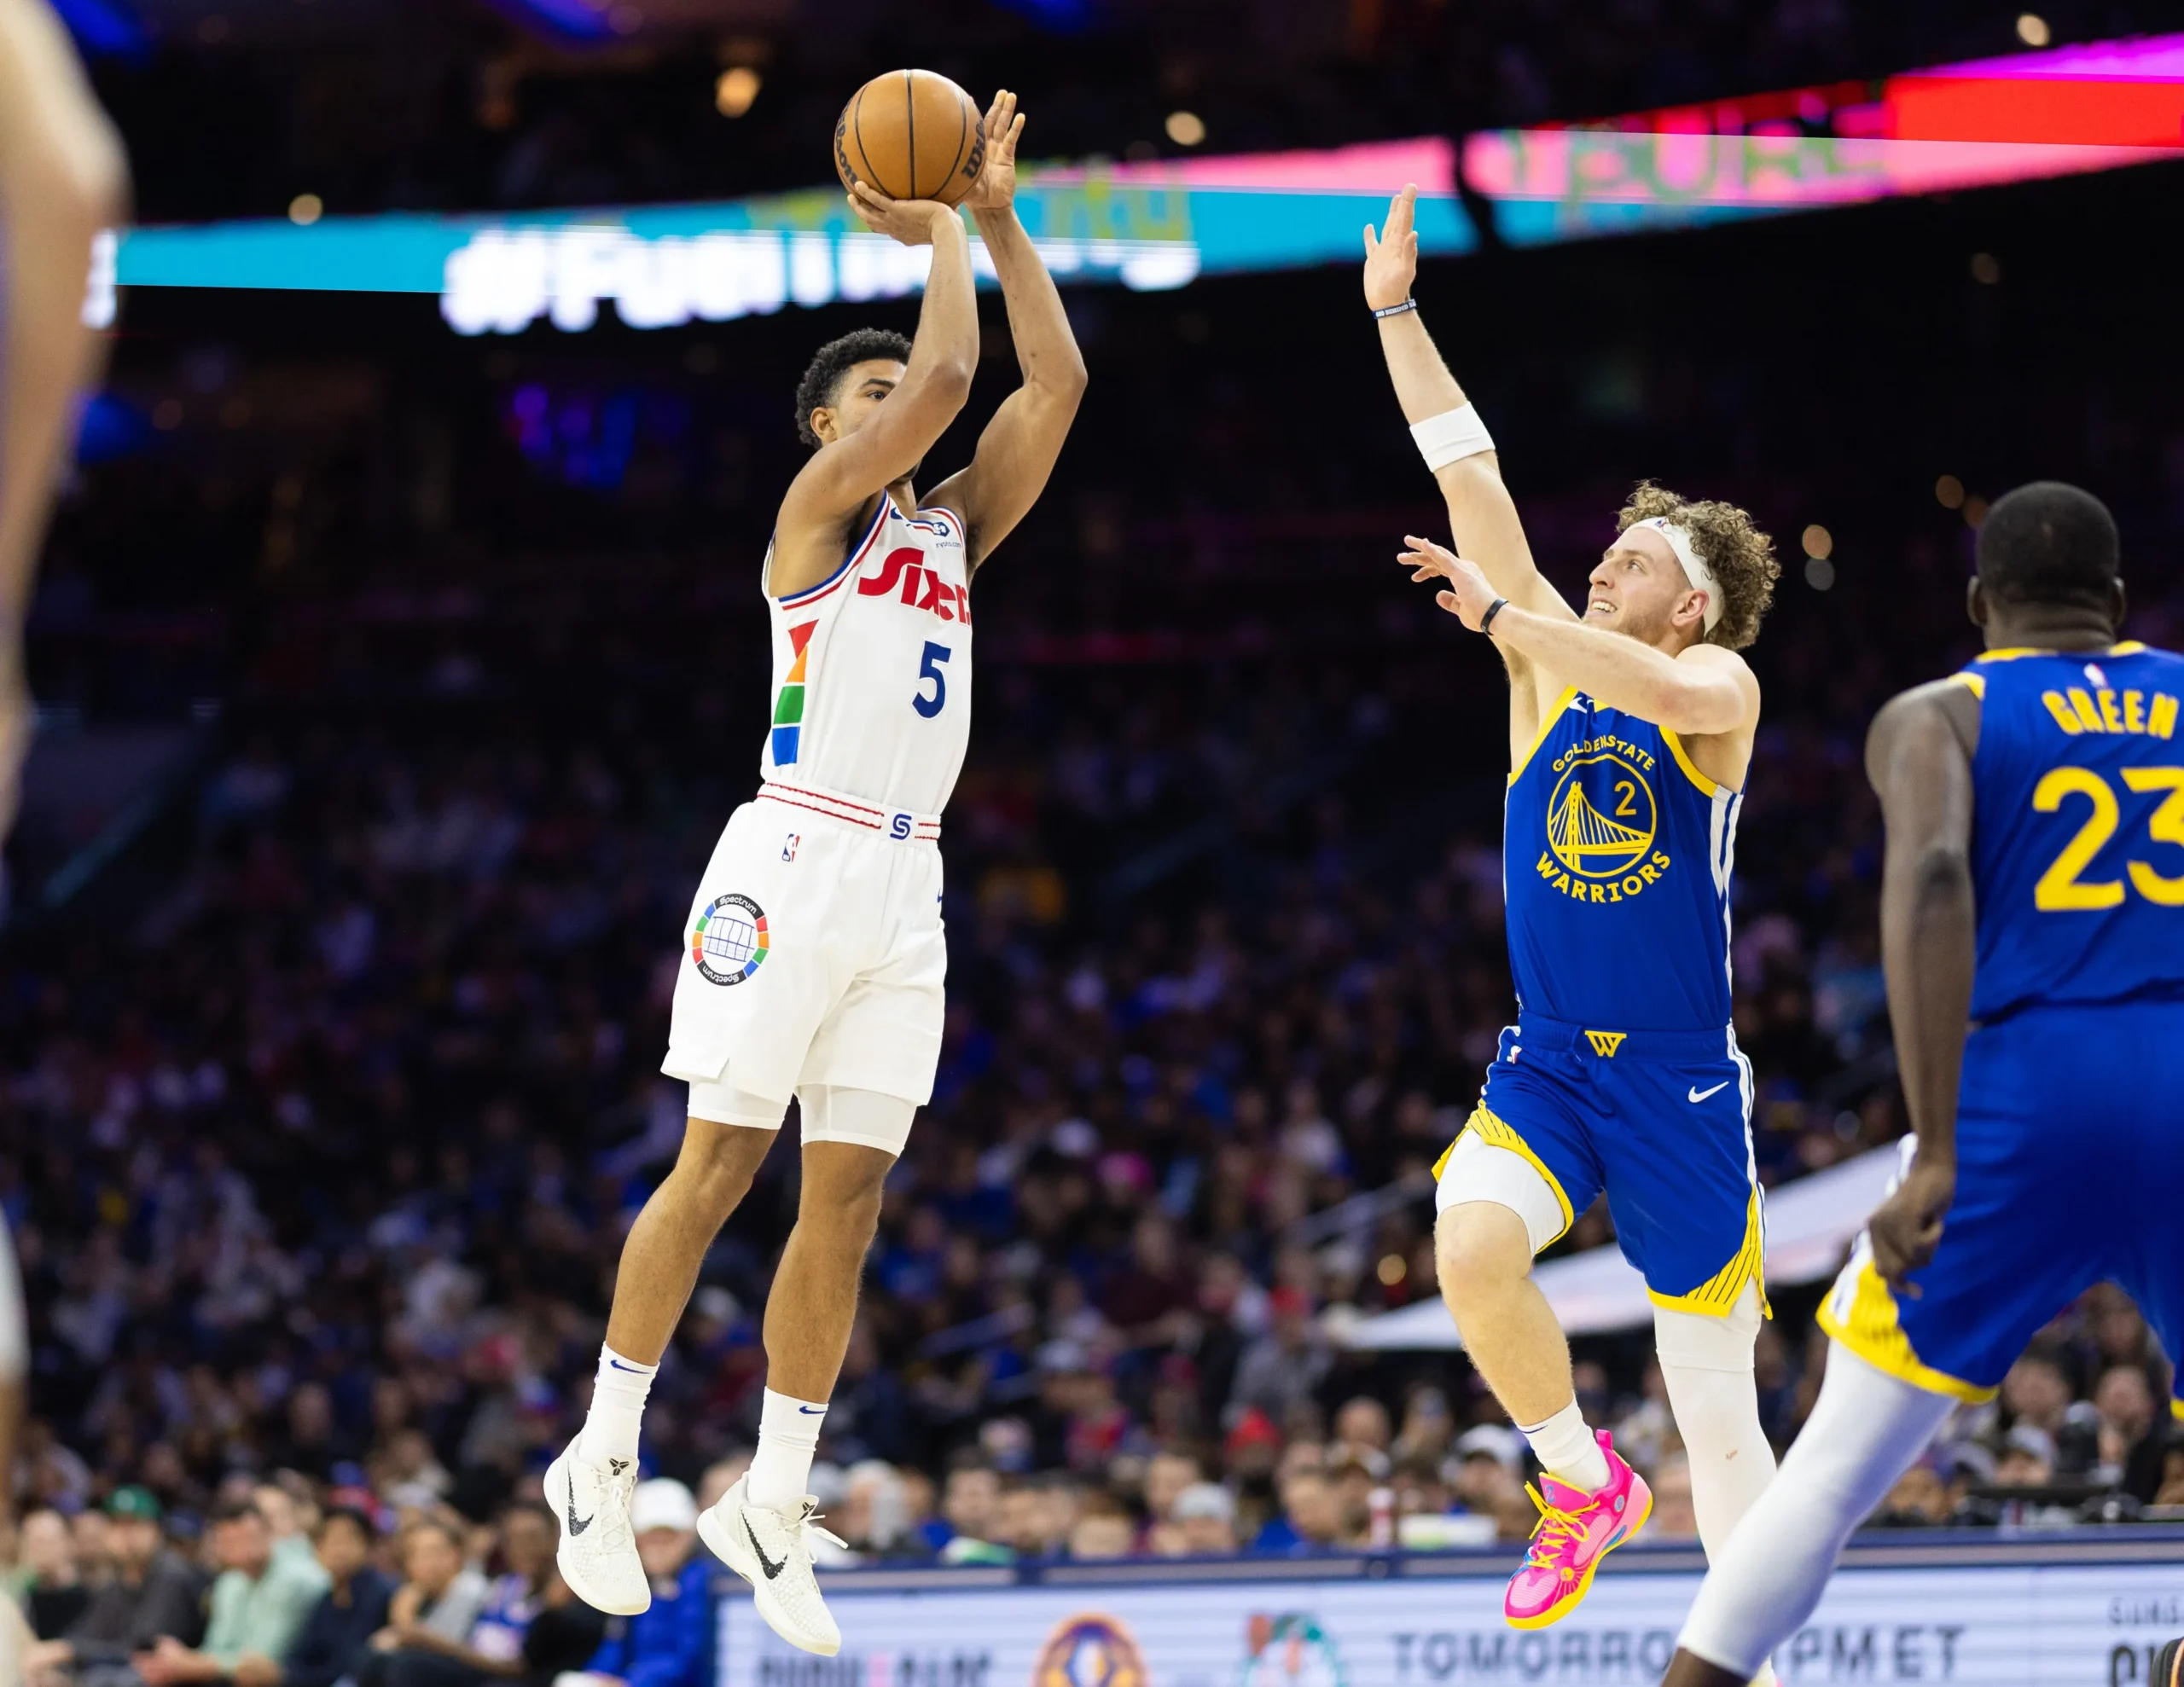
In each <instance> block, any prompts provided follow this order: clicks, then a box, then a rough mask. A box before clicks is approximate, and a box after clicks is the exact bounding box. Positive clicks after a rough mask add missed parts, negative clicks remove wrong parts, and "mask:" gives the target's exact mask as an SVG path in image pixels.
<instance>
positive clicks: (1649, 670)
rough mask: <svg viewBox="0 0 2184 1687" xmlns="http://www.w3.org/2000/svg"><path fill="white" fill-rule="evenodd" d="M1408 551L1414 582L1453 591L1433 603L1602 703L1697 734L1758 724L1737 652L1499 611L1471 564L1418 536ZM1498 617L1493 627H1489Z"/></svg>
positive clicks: (1495, 593)
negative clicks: (1675, 648) (1664, 643)
mask: <svg viewBox="0 0 2184 1687" xmlns="http://www.w3.org/2000/svg"><path fill="white" fill-rule="evenodd" d="M1404 543H1405V544H1406V545H1407V546H1409V548H1408V549H1407V550H1405V551H1404V552H1403V555H1402V557H1401V558H1400V560H1401V561H1402V563H1403V565H1404V566H1405V567H1407V568H1409V570H1410V571H1411V576H1410V577H1411V578H1412V579H1414V580H1428V579H1434V578H1440V579H1443V580H1446V581H1447V582H1448V583H1449V585H1448V588H1447V589H1446V590H1444V591H1443V592H1441V593H1440V594H1438V597H1437V598H1436V601H1437V602H1438V603H1439V605H1440V606H1441V607H1442V608H1443V609H1445V610H1447V611H1448V612H1449V614H1451V615H1454V616H1455V617H1457V618H1458V619H1460V620H1461V622H1462V623H1464V625H1465V626H1467V627H1468V628H1470V629H1472V631H1473V632H1474V633H1476V632H1479V631H1482V630H1483V631H1484V632H1486V633H1487V634H1488V635H1490V637H1491V638H1492V639H1493V640H1494V641H1495V643H1496V644H1497V645H1499V646H1502V648H1503V650H1504V651H1506V652H1515V653H1516V654H1517V655H1518V656H1519V658H1522V659H1523V660H1525V661H1526V662H1529V663H1531V664H1532V665H1533V666H1535V667H1536V668H1542V669H1545V670H1548V672H1550V673H1552V674H1554V675H1556V676H1558V677H1559V678H1560V679H1561V680H1562V681H1563V682H1564V683H1565V684H1567V685H1573V686H1575V687H1577V689H1578V690H1580V691H1582V692H1583V693H1585V694H1586V695H1587V696H1588V697H1590V698H1591V699H1593V700H1594V702H1596V703H1600V704H1606V706H1607V707H1608V708H1611V709H1620V710H1624V711H1625V712H1627V713H1629V714H1633V715H1636V716H1639V717H1640V718H1641V719H1643V720H1647V721H1651V722H1653V723H1654V724H1655V725H1656V726H1660V727H1665V728H1668V729H1669V730H1670V732H1673V733H1688V734H1692V735H1694V736H1703V735H1705V734H1708V733H1734V732H1738V731H1740V730H1742V729H1744V728H1746V727H1748V726H1749V725H1750V724H1751V722H1754V721H1757V719H1758V718H1759V681H1758V679H1757V677H1756V676H1755V675H1753V673H1752V671H1751V667H1750V666H1749V665H1748V664H1746V663H1745V659H1744V658H1742V657H1741V656H1739V655H1738V654H1737V653H1736V652H1734V651H1733V650H1723V649H1722V647H1721V646H1719V645H1711V644H1695V645H1693V646H1690V648H1688V649H1687V650H1686V651H1684V652H1682V654H1681V655H1677V656H1670V655H1669V654H1668V652H1665V651H1660V650H1656V649H1654V648H1653V646H1651V645H1648V644H1644V643H1641V641H1638V640H1636V639H1633V638H1626V637H1624V636H1623V635H1622V634H1621V633H1611V632H1608V631H1607V630H1606V629H1604V628H1600V627H1594V626H1589V625H1588V624H1587V623H1584V622H1583V621H1580V620H1578V619H1577V617H1574V616H1571V615H1566V614H1565V615H1542V614H1541V613H1540V612H1538V611H1536V610H1528V609H1525V608H1523V607H1521V606H1519V604H1518V603H1517V601H1516V600H1515V599H1513V598H1511V599H1509V600H1508V602H1507V603H1506V604H1504V605H1503V606H1502V608H1501V609H1500V611H1499V612H1495V611H1494V602H1495V600H1496V598H1500V597H1506V596H1507V594H1506V593H1504V592H1502V591H1501V590H1500V589H1499V588H1496V586H1495V585H1494V583H1492V581H1491V580H1490V579H1489V578H1488V577H1487V575H1486V572H1485V571H1484V569H1483V568H1481V567H1480V566H1479V565H1478V564H1476V563H1474V562H1472V560H1471V559H1470V558H1468V557H1460V556H1457V555H1455V554H1453V553H1451V552H1450V551H1449V550H1448V549H1447V548H1445V547H1443V546H1440V545H1437V544H1435V543H1434V542H1432V540H1431V539H1421V538H1420V537H1418V536H1416V535H1415V534H1411V535H1408V536H1406V537H1405V539H1404ZM1557 601H1558V602H1559V601H1560V600H1559V599H1558V600H1557ZM1490 612H1491V613H1493V617H1494V618H1493V624H1492V625H1491V626H1490V627H1489V626H1486V625H1485V624H1484V623H1485V622H1486V617H1487V616H1488V615H1489V613H1490Z"/></svg>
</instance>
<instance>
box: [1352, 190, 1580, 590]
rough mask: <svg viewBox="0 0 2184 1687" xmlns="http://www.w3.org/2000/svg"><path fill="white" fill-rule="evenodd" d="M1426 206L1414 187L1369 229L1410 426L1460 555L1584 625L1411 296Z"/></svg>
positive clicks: (1374, 278) (1374, 296)
mask: <svg viewBox="0 0 2184 1687" xmlns="http://www.w3.org/2000/svg"><path fill="white" fill-rule="evenodd" d="M1417 209H1418V189H1417V188H1415V187H1407V188H1404V189H1403V191H1402V192H1401V193H1399V194H1397V195H1396V196H1395V198H1394V199H1393V200H1391V201H1389V204H1388V217H1387V221H1386V222H1385V223H1384V224H1383V225H1382V226H1381V228H1380V230H1379V231H1378V232H1377V233H1376V232H1375V231H1374V229H1373V227H1372V225H1371V224H1370V223H1368V224H1367V225H1366V228H1365V302H1366V304H1368V305H1369V306H1371V307H1372V310H1373V313H1374V316H1377V317H1379V319H1380V351H1381V352H1382V354H1383V355H1384V356H1385V357H1386V358H1387V360H1388V375H1389V378H1390V379H1391V380H1393V381H1394V383H1395V388H1396V399H1397V403H1400V404H1401V405H1402V406H1403V420H1405V421H1407V422H1409V424H1410V427H1411V433H1412V437H1413V438H1415V439H1416V440H1417V441H1418V445H1419V449H1420V450H1421V451H1422V452H1424V453H1425V455H1426V463H1427V465H1428V466H1429V467H1432V470H1433V478H1434V480H1435V481H1436V483H1438V485H1439V486H1440V488H1441V496H1442V497H1443V499H1444V500H1446V501H1447V503H1448V506H1449V531H1450V533H1451V534H1452V535H1453V536H1454V537H1455V542H1456V549H1457V550H1458V551H1459V552H1460V553H1461V554H1463V555H1464V556H1466V557H1468V558H1470V559H1472V561H1474V562H1476V563H1477V564H1478V565H1479V567H1480V568H1482V569H1484V571H1485V573H1486V577H1487V579H1488V580H1489V581H1490V582H1492V583H1493V586H1494V588H1495V591H1496V593H1497V594H1499V595H1500V596H1502V597H1505V598H1507V599H1508V600H1509V601H1510V602H1512V603H1513V604H1516V605H1519V606H1521V607H1523V608H1525V609H1529V610H1531V611H1532V612H1534V613H1535V614H1539V615H1553V616H1557V617H1561V618H1562V619H1565V620H1574V619H1576V618H1577V617H1576V612H1575V611H1573V610H1572V609H1571V607H1570V606H1569V605H1568V604H1567V603H1566V602H1565V601H1564V600H1563V598H1562V596H1561V594H1560V593H1559V592H1557V591H1556V590H1555V589H1554V587H1552V586H1550V585H1549V584H1548V583H1547V579H1546V577H1545V576H1544V575H1542V574H1541V572H1540V571H1539V568H1538V565H1536V564H1535V563H1534V562H1533V560H1532V552H1531V545H1529V544H1528V543H1526V542H1525V530H1524V525H1523V524H1522V523H1521V522H1520V521H1519V520H1518V519H1517V506H1516V502H1515V501H1514V500H1513V499H1512V498H1511V497H1510V496H1509V489H1508V488H1507V486H1505V485H1504V484H1502V467H1501V459H1500V457H1499V456H1497V455H1496V453H1495V450H1494V443H1493V441H1492V440H1491V439H1490V438H1488V437H1487V433H1486V429H1485V426H1484V423H1482V422H1480V420H1478V413H1477V412H1476V411H1474V410H1473V409H1472V408H1471V403H1470V401H1469V400H1468V399H1467V398H1466V397H1464V391H1463V388H1462V387H1461V386H1458V385H1457V384H1456V378H1455V376H1454V375H1452V374H1449V366H1448V365H1447V364H1446V363H1445V362H1443V361H1442V359H1441V353H1440V351H1439V350H1438V348H1437V347H1436V346H1435V345H1434V344H1433V337H1432V335H1431V334H1429V333H1426V323H1425V321H1424V319H1423V318H1421V317H1420V315H1419V313H1418V307H1417V305H1416V304H1414V302H1413V301H1412V299H1411V296H1410V290H1411V285H1412V283H1413V282H1414V281H1415V280H1416V279H1417V275H1418V229H1417V227H1416V215H1417Z"/></svg>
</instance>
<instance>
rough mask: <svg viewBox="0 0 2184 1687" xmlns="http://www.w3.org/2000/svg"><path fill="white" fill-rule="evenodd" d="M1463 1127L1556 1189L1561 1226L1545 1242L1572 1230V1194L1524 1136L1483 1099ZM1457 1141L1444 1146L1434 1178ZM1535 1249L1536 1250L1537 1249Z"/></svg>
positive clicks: (1458, 1138)
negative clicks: (1515, 1157) (1529, 1167)
mask: <svg viewBox="0 0 2184 1687" xmlns="http://www.w3.org/2000/svg"><path fill="white" fill-rule="evenodd" d="M1464 1130H1467V1131H1470V1132H1472V1133H1474V1134H1475V1135H1476V1136H1477V1137H1478V1139H1479V1140H1480V1141H1481V1142H1483V1143H1484V1144H1486V1145H1487V1146H1488V1147H1490V1148H1506V1149H1507V1150H1508V1151H1510V1152H1511V1153H1512V1154H1514V1155H1515V1156H1517V1157H1518V1158H1519V1159H1521V1160H1523V1161H1525V1162H1526V1163H1527V1164H1529V1165H1530V1166H1531V1168H1532V1169H1533V1170H1534V1171H1536V1172H1537V1173H1538V1174H1540V1176H1541V1177H1542V1178H1544V1179H1545V1180H1547V1186H1548V1188H1549V1189H1551V1190H1553V1191H1554V1203H1555V1205H1556V1206H1558V1207H1560V1208H1561V1209H1562V1228H1561V1229H1560V1230H1558V1231H1556V1232H1554V1235H1553V1236H1551V1237H1549V1238H1548V1242H1547V1244H1546V1245H1548V1246H1549V1247H1552V1246H1553V1245H1554V1244H1555V1243H1557V1242H1560V1240H1561V1239H1562V1238H1564V1237H1565V1236H1567V1235H1568V1234H1569V1233H1570V1226H1571V1225H1573V1224H1575V1223H1577V1214H1575V1213H1574V1212H1572V1211H1571V1209H1570V1197H1568V1196H1567V1195H1565V1194H1564V1193H1563V1192H1562V1185H1561V1183H1560V1181H1559V1180H1557V1179H1556V1177H1555V1175H1554V1173H1553V1172H1550V1171H1549V1170H1548V1168H1547V1163H1546V1162H1544V1161H1543V1160H1542V1159H1541V1158H1540V1157H1539V1156H1538V1155H1536V1154H1535V1153H1533V1152H1532V1151H1531V1147H1530V1145H1527V1144H1526V1143H1525V1139H1524V1138H1522V1137H1520V1136H1519V1135H1518V1134H1517V1133H1516V1132H1515V1131H1513V1130H1512V1129H1511V1128H1509V1126H1508V1125H1507V1124H1505V1123H1504V1122H1502V1120H1501V1119H1500V1118H1499V1117H1498V1116H1496V1115H1495V1114H1493V1113H1490V1112H1489V1111H1488V1110H1487V1107H1486V1104H1485V1103H1484V1102H1483V1101H1482V1102H1480V1103H1479V1104H1478V1106H1476V1107H1474V1108H1473V1109H1472V1115H1471V1117H1470V1118H1468V1119H1467V1120H1466V1121H1465V1122H1464ZM1462 1140H1463V1133H1462V1132H1461V1131H1459V1132H1458V1133H1456V1142H1461V1141H1462ZM1456 1142H1452V1143H1450V1144H1449V1145H1448V1146H1447V1147H1446V1148H1444V1149H1443V1150H1442V1151H1441V1157H1440V1158H1439V1159H1438V1160H1436V1161H1435V1162H1433V1181H1434V1182H1435V1183H1437V1184H1438V1182H1440V1180H1441V1173H1442V1171H1443V1169H1444V1168H1446V1167H1447V1165H1448V1163H1449V1156H1450V1155H1452V1154H1454V1153H1455V1151H1456ZM1534 1251H1535V1252H1536V1251H1537V1249H1535V1250H1534Z"/></svg>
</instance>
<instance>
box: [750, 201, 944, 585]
mask: <svg viewBox="0 0 2184 1687" xmlns="http://www.w3.org/2000/svg"><path fill="white" fill-rule="evenodd" d="M850 206H851V209H852V210H853V211H855V212H857V216H858V217H859V218H860V219H862V220H863V223H865V225H866V226H867V227H868V228H870V229H874V230H875V231H876V232H878V233H880V234H883V235H892V236H893V237H894V238H895V239H896V240H897V241H901V242H902V243H903V245H904V246H926V245H930V246H932V272H931V274H930V275H927V277H926V286H925V300H924V303H923V304H922V305H921V307H920V309H919V312H918V329H917V333H916V335H915V338H914V339H912V341H911V343H910V357H909V362H908V363H907V364H906V365H905V366H904V368H903V376H902V379H901V380H900V381H899V382H895V381H891V380H887V379H886V378H885V377H882V376H880V375H874V376H872V377H870V378H869V379H868V380H867V381H866V382H865V383H863V385H865V386H879V387H880V388H883V389H885V391H882V392H880V393H879V394H878V395H876V396H880V397H885V398H886V403H883V404H881V405H880V406H879V407H878V409H876V410H875V411H874V414H873V415H872V417H871V420H868V421H867V422H866V423H865V424H864V425H863V426H860V427H858V428H857V429H855V430H854V431H853V432H849V433H846V434H845V435H843V436H842V437H839V438H830V439H828V440H827V441H826V443H822V445H821V446H820V448H819V449H818V450H816V452H814V453H813V454H812V456H811V461H809V462H808V463H806V464H805V465H804V468H803V471H802V472H800V473H799V474H798V476H797V477H796V478H795V480H793V482H791V483H790V485H789V489H788V492H787V496H785V497H784V498H783V499H782V500H781V524H780V530H779V532H778V534H777V536H776V538H777V543H778V544H779V546H780V548H781V551H782V553H783V554H785V555H787V556H791V557H793V556H794V555H795V554H797V553H799V552H800V551H801V550H802V549H803V548H804V542H805V541H806V540H807V539H809V538H810V537H811V536H813V534H814V533H815V531H816V532H823V533H825V534H827V535H828V536H829V538H830V539H831V538H833V537H838V536H839V531H840V528H841V525H842V523H843V522H844V520H845V518H846V517H848V516H850V515H851V514H853V513H855V512H857V510H859V509H861V508H863V507H866V506H867V505H868V503H869V502H870V501H871V498H872V496H873V494H874V493H875V492H880V491H882V490H885V489H886V488H887V487H889V486H892V485H893V484H895V483H896V482H897V481H898V480H902V479H903V478H907V477H908V476H909V474H910V473H911V472H913V471H915V469H916V467H917V466H918V462H919V461H920V459H921V458H922V457H923V456H924V455H925V454H926V451H928V450H929V449H932V444H933V442H934V441H936V440H937V439H938V438H940V436H941V435H942V434H943V433H944V432H947V431H948V425H949V424H950V422H952V421H954V420H956V413H957V412H958V411H960V410H961V409H962V408H963V401H964V400H965V399H966V398H967V397H970V392H971V374H972V372H973V369H975V368H976V367H977V365H978V359H979V315H978V303H977V299H976V297H975V295H974V294H973V290H972V281H971V244H970V236H969V235H967V233H965V231H964V229H963V219H962V218H961V217H959V216H957V215H956V212H955V211H954V210H953V209H951V208H950V206H944V205H942V204H940V203H939V202H938V201H937V200H893V199H889V198H888V197H887V196H886V194H882V193H880V192H879V191H878V190H876V189H875V188H872V187H871V186H870V185H869V184H868V183H863V182H860V183H857V188H856V190H855V191H854V192H853V193H852V194H851V195H850ZM839 560H840V559H839V557H834V558H832V559H830V560H829V561H828V564H827V566H828V567H832V566H833V565H834V564H835V563H839ZM792 573H793V570H792ZM775 589H777V590H778V589H787V587H786V586H784V585H782V584H781V583H777V584H776V587H775Z"/></svg>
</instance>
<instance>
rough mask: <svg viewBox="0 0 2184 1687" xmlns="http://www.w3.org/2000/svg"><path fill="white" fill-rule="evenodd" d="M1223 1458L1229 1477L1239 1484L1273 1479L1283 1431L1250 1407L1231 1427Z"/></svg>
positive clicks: (1253, 1407) (1254, 1408)
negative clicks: (1261, 1477) (1261, 1478)
mask: <svg viewBox="0 0 2184 1687" xmlns="http://www.w3.org/2000/svg"><path fill="white" fill-rule="evenodd" d="M1222 1455H1223V1463H1224V1464H1225V1465H1226V1467H1227V1469H1228V1471H1229V1475H1231V1476H1232V1477H1234V1478H1235V1479H1236V1480H1237V1481H1252V1479H1254V1478H1256V1477H1260V1476H1270V1475H1273V1474H1274V1469H1275V1464H1276V1463H1277V1462H1278V1461H1279V1460H1280V1458H1281V1430H1280V1429H1276V1428H1275V1423H1274V1419H1272V1418H1271V1417H1268V1416H1267V1415H1266V1413H1264V1412H1261V1411H1260V1410H1259V1409H1258V1407H1257V1406H1252V1407H1249V1408H1247V1409H1246V1411H1245V1412H1243V1413H1241V1414H1240V1416H1239V1417H1237V1419H1236V1421H1235V1423H1234V1424H1233V1425H1231V1426H1230V1428H1229V1435H1228V1439H1227V1440H1226V1441H1224V1442H1223V1444H1222Z"/></svg>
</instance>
